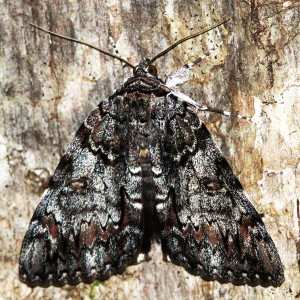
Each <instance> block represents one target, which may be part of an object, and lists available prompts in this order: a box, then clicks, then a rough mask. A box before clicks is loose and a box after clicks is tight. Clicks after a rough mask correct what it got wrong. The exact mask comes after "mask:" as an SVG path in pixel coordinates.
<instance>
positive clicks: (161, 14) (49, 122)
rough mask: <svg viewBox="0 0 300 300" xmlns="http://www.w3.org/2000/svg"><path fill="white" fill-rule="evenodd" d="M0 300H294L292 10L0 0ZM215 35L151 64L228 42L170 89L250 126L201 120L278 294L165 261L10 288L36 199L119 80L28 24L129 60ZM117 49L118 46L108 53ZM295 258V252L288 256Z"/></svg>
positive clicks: (80, 49) (83, 51)
mask: <svg viewBox="0 0 300 300" xmlns="http://www.w3.org/2000/svg"><path fill="white" fill-rule="evenodd" d="M0 11H1V18H0V24H1V25H0V69H1V72H0V76H1V79H0V91H1V103H0V120H1V121H2V125H1V126H0V170H1V182H0V185H1V186H0V191H1V197H0V205H1V211H0V228H1V229H0V245H1V247H0V255H1V257H0V259H1V264H0V265H1V266H0V299H294V298H295V297H297V296H298V297H299V295H300V276H299V253H300V242H299V223H300V219H299V218H300V217H299V214H300V212H299V200H298V199H297V195H298V198H299V172H300V164H299V144H300V143H299V141H300V133H299V125H300V119H299V114H300V102H299V100H298V98H299V93H300V74H299V46H300V45H299V44H300V43H299V42H300V38H299V32H300V28H299V23H300V22H299V21H300V19H299V11H300V7H299V2H298V1H254V0H252V1H251V0H248V1H218V2H216V1H191V0H189V1H186V0H178V1H167V0H163V1H151V0H142V1H118V0H107V1H103V0H90V1H79V0H69V1H48V0H47V1H36V0H34V1H17V0H11V1H7V0H4V1H0ZM229 16H230V17H231V21H230V23H229V24H228V26H227V29H222V30H221V31H222V35H223V37H220V36H219V37H218V36H217V35H215V34H214V33H211V34H210V35H204V36H202V37H199V38H197V39H194V40H192V41H189V42H186V43H184V44H182V45H181V46H179V47H177V48H175V49H174V50H173V51H172V52H171V53H169V54H167V55H166V56H165V57H163V58H161V59H160V60H158V61H157V63H156V65H157V68H158V71H159V73H160V74H161V76H162V77H164V76H165V75H166V74H170V73H171V72H172V70H175V69H176V68H177V67H179V66H181V65H182V64H184V63H187V62H190V61H192V60H193V59H195V58H197V57H198V56H201V55H202V54H203V52H207V51H208V50H209V49H210V48H211V47H212V45H213V44H214V43H217V42H219V41H220V39H223V40H224V44H225V46H224V47H223V49H222V50H221V51H217V52H216V53H214V54H213V55H211V56H210V57H209V58H208V59H207V60H205V61H204V62H202V63H201V64H200V65H199V66H197V67H196V68H195V70H194V77H193V79H192V80H191V81H190V82H188V83H187V84H185V85H184V86H183V87H182V88H181V91H182V92H185V93H186V94H188V95H190V96H191V97H193V98H194V99H195V100H197V101H199V102H201V103H204V104H206V105H208V106H211V107H214V108H218V109H224V110H228V111H232V112H238V113H240V114H242V115H246V116H254V119H255V122H247V121H244V120H236V119H230V118H226V117H224V116H220V115H216V114H213V113H201V118H202V119H203V120H204V121H205V122H206V124H207V126H208V128H209V129H210V131H211V133H212V134H213V136H214V137H215V139H216V141H217V143H218V145H219V146H220V148H221V150H222V151H223V152H224V154H225V156H226V157H227V158H228V160H229V162H230V163H231V165H232V167H233V169H234V171H235V173H236V175H237V176H238V177H239V179H240V180H241V182H242V183H243V185H244V187H245V189H246V191H247V192H248V194H249V195H250V198H251V199H252V203H253V204H254V205H255V207H256V208H257V210H258V211H259V212H260V213H264V214H265V217H264V222H265V224H266V226H267V228H268V231H269V232H270V234H271V235H272V238H273V240H274V242H275V244H276V246H277V248H278V250H279V254H280V256H281V259H282V261H283V264H284V266H285V275H286V281H285V283H284V284H283V285H282V286H281V287H279V288H276V289H275V288H266V289H265V288H262V287H257V288H252V287H248V286H242V287H236V286H233V285H231V284H224V285H221V284H219V283H216V282H205V281H203V280H201V278H198V277H194V276H192V275H189V274H188V273H186V272H185V271H184V270H183V269H181V268H179V267H176V266H173V265H171V264H166V263H164V262H162V259H161V252H160V250H159V247H154V249H153V253H152V257H153V259H152V261H151V262H148V263H142V264H140V265H138V266H134V267H130V268H128V269H127V271H126V272H125V273H124V274H123V275H122V276H115V277H112V278H111V279H110V280H108V281H106V282H101V283H98V284H94V285H84V284H80V285H78V286H76V287H70V286H66V287H64V288H52V287H51V288H48V289H42V288H35V289H33V290H32V289H30V288H28V287H27V286H25V285H24V284H22V283H20V282H19V280H18V256H19V251H20V247H21V242H22V239H23V236H24V234H25V231H26V229H27V226H28V223H29V220H30V218H31V216H32V213H33V211H34V209H35V207H36V205H37V203H38V201H39V198H40V196H41V194H42V192H43V189H44V187H45V185H46V183H47V181H48V180H49V176H50V175H51V174H52V173H53V171H54V169H55V167H56V166H57V164H58V161H59V159H60V157H61V156H62V154H63V152H64V150H65V149H66V147H67V145H68V143H69V142H70V141H71V139H72V136H73V135H74V133H75V132H76V130H77V128H78V127H79V125H80V124H81V122H82V121H83V120H84V118H85V117H86V115H87V114H88V113H89V112H90V111H92V109H93V108H94V107H95V106H96V105H97V103H99V102H100V101H101V100H102V99H105V98H106V97H108V96H109V95H111V94H112V93H113V92H114V91H115V90H116V89H117V88H118V87H119V86H120V85H121V84H122V83H123V82H124V81H125V80H126V78H127V77H128V76H129V75H130V72H131V70H130V69H128V68H123V67H122V65H121V63H120V62H118V61H116V60H113V59H111V58H110V57H106V56H103V55H101V54H99V53H97V52H96V51H94V50H92V49H89V48H87V47H84V46H81V45H77V44H74V43H71V42H67V41H62V40H59V39H57V38H50V37H49V36H48V35H47V34H45V33H43V32H40V31H37V30H35V29H33V28H32V27H30V26H29V22H34V23H36V24H38V25H40V26H43V27H45V28H48V29H50V30H52V31H55V32H58V33H61V34H64V35H69V36H73V37H76V38H77V39H81V40H84V41H87V42H89V43H93V44H95V45H98V46H99V47H102V48H103V49H107V50H110V51H114V49H117V51H118V54H119V55H120V56H122V57H124V58H125V59H128V60H129V61H130V62H131V63H133V64H137V63H138V62H139V60H140V58H141V57H153V56H154V55H156V54H157V53H158V52H159V51H161V50H163V49H164V48H166V47H167V46H169V45H170V44H172V42H174V41H175V40H176V39H179V38H182V37H184V36H187V35H189V34H191V33H194V32H196V31H199V30H201V28H205V27H207V26H209V25H212V24H214V23H216V22H218V21H222V20H224V19H225V18H227V17H229ZM114 46H115V48H114ZM297 249H298V250H297Z"/></svg>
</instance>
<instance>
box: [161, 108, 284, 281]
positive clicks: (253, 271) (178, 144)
mask: <svg viewBox="0 0 300 300" xmlns="http://www.w3.org/2000/svg"><path fill="white" fill-rule="evenodd" d="M168 135H169V137H168V138H167V140H168V141H173V144H172V145H171V146H169V147H168V149H169V155H168V157H169V165H170V166H171V167H170V166H165V168H166V169H168V172H169V178H168V179H166V181H168V186H169V193H168V198H167V199H166V200H165V201H163V202H161V203H159V204H158V205H157V215H158V220H159V232H160V238H161V242H162V249H163V252H164V254H165V256H168V257H169V258H170V260H171V261H172V262H173V263H175V264H177V265H180V266H183V267H184V268H185V269H186V270H187V271H188V272H190V273H191V274H194V275H199V276H201V277H202V278H203V279H204V280H218V281H219V282H221V283H226V282H232V283H234V284H236V285H242V284H248V285H251V286H256V285H262V286H270V285H271V286H280V285H281V284H282V282H283V281H284V274H283V266H282V264H281V261H280V258H279V255H278V253H277V250H276V248H275V245H274V243H273V241H272V239H271V237H270V235H269V234H268V233H267V230H266V228H265V225H264V223H263V221H262V219H261V217H260V215H259V214H258V213H257V211H256V210H255V208H254V207H253V205H252V204H251V203H250V201H249V198H248V196H247V195H246V193H245V191H244V190H243V187H242V186H241V184H240V182H239V181H238V179H237V178H236V177H235V175H234V174H233V172H232V170H231V168H230V166H229V165H228V163H227V161H226V160H225V158H224V157H223V155H222V154H221V152H220V150H219V149H218V147H217V146H216V144H215V143H214V141H213V140H212V137H211V135H210V133H209V132H208V130H207V128H206V127H205V125H204V124H203V123H202V122H201V121H200V120H199V119H198V117H197V116H196V115H195V114H194V113H193V112H190V111H186V114H185V115H183V114H182V115H179V114H178V115H177V116H175V117H174V118H173V119H172V120H170V122H169V125H168ZM176 157H177V159H176V161H175V160H173V161H172V162H170V161H171V160H172V158H176ZM166 161H167V159H166ZM172 166H173V167H172Z"/></svg>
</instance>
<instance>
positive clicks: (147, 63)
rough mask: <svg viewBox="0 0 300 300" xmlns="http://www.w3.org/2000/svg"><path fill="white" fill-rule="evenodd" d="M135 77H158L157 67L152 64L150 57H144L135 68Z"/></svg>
mask: <svg viewBox="0 0 300 300" xmlns="http://www.w3.org/2000/svg"><path fill="white" fill-rule="evenodd" d="M133 75H134V77H140V76H141V77H155V78H157V69H156V67H155V66H154V65H153V64H151V59H150V58H142V59H141V61H140V63H139V64H138V65H137V66H136V67H134V69H133Z"/></svg>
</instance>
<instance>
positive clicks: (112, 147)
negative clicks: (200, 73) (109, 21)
mask: <svg viewBox="0 0 300 300" xmlns="http://www.w3.org/2000/svg"><path fill="white" fill-rule="evenodd" d="M227 21H228V20H226V21H224V22H222V23H220V24H218V25H216V26H213V27H211V28H209V29H207V30H205V31H204V32H207V31H209V30H212V29H214V28H216V27H218V26H221V25H223V24H224V23H226V22H227ZM34 26H35V27H37V28H39V29H41V30H44V29H42V28H40V27H38V26H36V25H34ZM44 31H46V32H48V33H50V34H52V35H55V36H58V37H62V38H65V39H69V40H74V41H76V42H79V43H83V42H80V41H77V40H75V39H73V38H67V37H64V36H61V35H58V34H55V33H53V32H50V31H47V30H44ZM204 32H199V33H196V34H194V35H191V36H189V37H186V38H184V39H181V40H179V41H178V42H177V43H175V44H173V45H172V46H170V47H169V48H167V49H166V50H164V51H163V52H161V53H160V54H158V55H157V56H155V57H154V58H152V59H149V58H143V59H142V60H141V61H140V63H139V64H138V65H137V66H134V65H132V64H131V63H129V62H127V61H126V60H124V59H122V58H120V57H118V56H116V55H113V54H110V53H108V52H106V51H104V50H102V49H99V48H97V47H94V46H91V45H89V44H86V43H83V44H86V45H88V46H91V47H93V48H96V49H97V50H99V51H100V52H102V53H104V54H107V55H110V56H112V57H114V58H117V59H119V60H121V61H122V62H123V63H125V64H126V65H127V66H129V67H131V68H132V69H133V75H132V77H131V78H129V79H128V80H127V81H126V82H125V83H124V84H123V86H122V87H121V88H120V89H118V90H117V91H116V92H115V93H114V94H113V95H112V96H110V97H109V98H107V99H106V100H103V101H102V102H101V103H100V104H99V105H98V106H97V108H96V109H95V110H94V111H93V112H92V113H91V114H90V115H89V116H88V117H87V119H86V120H85V121H84V123H83V124H82V125H81V126H80V128H79V130H78V131H77V133H76V136H75V138H74V139H73V141H72V142H71V144H70V145H69V147H68V149H67V151H66V153H65V154H64V155H63V157H62V158H61V161H60V163H59V165H58V167H57V169H56V171H55V173H54V175H53V177H52V178H51V180H50V182H49V185H48V188H47V189H46V190H45V192H44V194H43V196H42V199H41V201H40V203H39V204H38V206H37V208H36V210H35V212H34V215H33V217H32V219H31V221H30V225H29V228H28V230H27V232H26V235H25V238H24V241H23V245H22V249H21V253H20V260H19V276H20V280H21V281H22V282H24V283H26V284H27V285H28V286H31V287H35V286H41V287H48V286H50V285H54V286H62V285H64V284H71V285H76V284H78V283H80V282H85V283H92V282H93V281H94V280H101V281H103V280H107V279H108V278H110V277H111V276H112V275H115V274H121V273H122V272H124V270H125V269H126V267H127V266H130V265H134V264H137V263H138V262H139V257H140V256H141V255H142V256H143V255H144V256H145V257H147V256H148V253H149V251H150V249H151V243H152V242H153V241H154V240H157V241H159V243H160V244H161V247H162V252H163V258H164V260H166V261H171V262H172V263H174V264H176V265H178V266H182V267H183V268H184V269H185V270H186V271H188V272H189V273H191V274H193V275H197V276H200V277H201V278H202V279H204V280H217V281H219V282H220V283H228V282H231V283H233V284H235V285H244V284H247V285H250V286H257V285H261V286H264V287H267V286H274V287H277V286H280V285H281V284H282V283H283V281H284V271H283V266H282V263H281V261H280V257H279V255H278V252H277V250H276V247H275V245H274V243H273V241H272V239H271V237H270V235H269V234H268V232H267V230H266V227H265V225H264V223H263V221H262V218H261V216H260V214H259V213H258V212H257V211H256V210H255V208H254V207H253V205H252V204H251V203H250V200H249V198H248V196H247V194H246V193H245V191H244V189H243V187H242V185H241V183H240V182H239V180H238V179H237V178H236V176H235V175H234V174H233V172H232V169H231V168H230V166H229V164H228V163H227V161H226V159H225V158H224V156H223V155H222V153H221V152H220V150H219V149H218V147H217V146H216V144H215V142H214V141H213V139H212V137H211V135H210V133H209V131H208V130H207V128H206V126H205V125H204V124H203V122H202V121H201V120H200V119H199V117H198V114H197V110H198V111H199V110H200V111H213V112H217V113H223V114H226V115H231V116H233V117H240V118H246V117H242V116H239V115H232V114H230V113H228V112H222V111H219V110H216V109H211V108H208V107H206V106H204V105H201V104H199V103H197V102H196V101H194V100H193V99H191V98H190V97H188V96H187V95H184V94H182V93H180V92H178V91H176V90H175V87H176V86H177V85H179V84H182V83H183V82H186V81H187V80H188V78H189V76H190V70H191V69H192V67H193V66H194V65H195V64H196V63H199V62H200V61H201V60H202V59H204V58H205V57H206V56H207V55H209V53H208V54H206V55H203V56H201V57H199V58H198V59H197V60H195V61H194V62H192V63H190V64H187V65H185V66H183V67H181V68H180V69H178V70H177V71H175V73H174V74H173V75H171V76H169V77H168V78H167V80H166V82H164V81H163V80H162V79H161V78H160V77H159V76H158V75H157V69H156V67H155V66H154V64H153V62H154V61H155V60H156V59H157V58H159V57H160V56H162V55H164V54H166V53H167V52H169V51H170V50H171V49H173V48H174V47H176V46H177V45H178V44H180V43H182V42H184V41H186V40H188V39H190V38H194V37H196V36H198V35H200V34H203V33H204ZM218 46H220V44H217V46H216V47H218ZM213 50H215V49H212V51H213ZM246 119H247V118H246Z"/></svg>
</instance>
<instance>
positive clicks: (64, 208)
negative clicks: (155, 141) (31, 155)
mask: <svg viewBox="0 0 300 300" xmlns="http://www.w3.org/2000/svg"><path fill="white" fill-rule="evenodd" d="M100 108H101V112H100ZM100 108H97V109H96V110H95V111H93V112H92V113H91V114H90V116H89V117H88V118H87V119H86V121H85V122H84V123H83V124H82V126H81V127H80V129H79V130H78V132H77V134H76V136H75V139H74V140H73V142H72V143H71V144H70V146H69V148H68V150H67V152H66V154H65V155H64V156H63V157H62V159H61V161H60V163H59V165H58V167H57V169H56V171H55V174H54V176H53V177H52V179H51V181H50V183H49V186H48V188H47V190H46V191H45V193H44V195H43V197H42V200H41V202H40V203H39V205H38V207H37V209H36V211H35V213H34V215H33V217H32V220H31V222H30V226H29V229H28V231H27V233H26V236H25V238H24V241H23V245H22V250H21V255H20V268H19V272H20V279H21V281H23V282H24V283H26V284H27V285H29V286H37V285H39V286H44V287H46V286H49V285H56V286H62V285H64V284H66V283H68V284H73V285H75V284H78V283H79V282H81V281H83V282H86V283H90V282H92V281H94V280H95V279H99V280H105V279H108V278H109V277H110V276H111V275H113V274H118V273H122V272H123V271H124V269H125V267H126V266H128V265H131V264H134V263H136V260H137V256H138V254H139V251H140V249H141V242H142V231H143V225H142V214H141V209H142V205H141V199H140V197H141V179H140V177H139V176H134V175H133V174H131V173H130V171H129V170H128V166H130V161H128V160H130V157H128V154H127V152H126V149H128V147H130V145H127V146H125V147H124V145H126V124H124V123H122V122H120V121H118V120H117V119H116V118H114V113H113V112H112V111H111V112H109V111H108V108H107V109H106V108H105V105H102V106H101V107H100ZM122 149H123V150H122ZM116 153H118V154H116ZM131 195H134V196H135V199H132V198H131Z"/></svg>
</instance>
